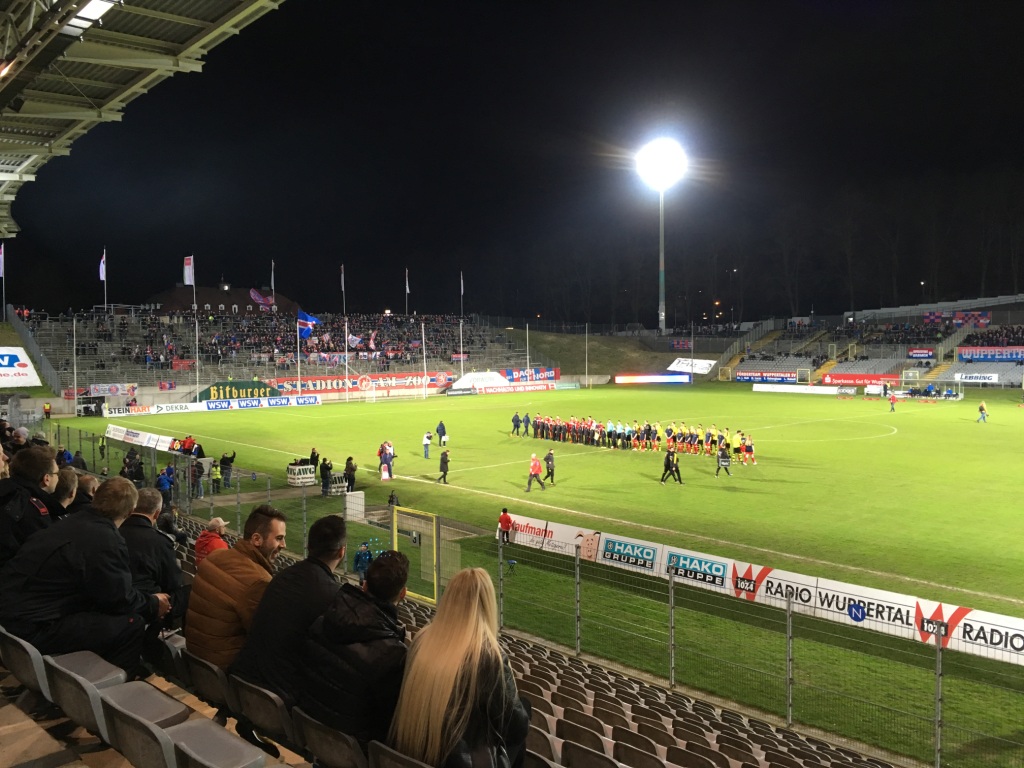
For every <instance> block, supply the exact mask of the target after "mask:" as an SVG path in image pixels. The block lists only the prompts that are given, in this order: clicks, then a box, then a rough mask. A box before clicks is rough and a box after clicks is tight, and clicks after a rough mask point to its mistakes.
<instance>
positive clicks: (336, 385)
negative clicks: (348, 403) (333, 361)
mask: <svg viewBox="0 0 1024 768" xmlns="http://www.w3.org/2000/svg"><path fill="white" fill-rule="evenodd" d="M426 376H427V389H428V390H436V389H440V388H442V387H447V386H448V385H450V384H451V383H452V382H453V381H455V378H454V376H453V374H452V373H451V372H450V371H427V374H426ZM297 381H298V380H297V379H296V378H295V377H294V376H292V377H278V378H276V379H271V380H270V381H268V382H267V383H268V384H270V385H271V386H276V387H277V388H278V389H279V390H280V391H281V393H282V394H286V395H287V394H293V393H298V391H299V388H298V383H297ZM371 389H387V390H398V389H419V390H422V389H423V374H422V373H419V374H400V375H399V374H388V373H370V374H362V375H355V374H352V375H350V376H348V377H347V378H346V377H345V376H344V375H341V376H303V377H302V391H303V392H304V393H309V392H319V393H327V392H345V391H349V392H366V391H368V390H371Z"/></svg>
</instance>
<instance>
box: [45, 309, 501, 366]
mask: <svg viewBox="0 0 1024 768" xmlns="http://www.w3.org/2000/svg"><path fill="white" fill-rule="evenodd" d="M32 317H33V318H34V319H32V320H30V323H31V325H30V329H31V330H32V331H33V333H38V330H39V328H40V327H41V322H42V320H43V319H45V318H42V317H41V316H40V313H36V314H35V315H32ZM61 317H63V315H62V316H61ZM76 317H77V323H78V329H77V338H78V341H77V345H76V353H77V354H78V355H79V356H82V357H94V358H95V357H99V356H101V355H102V356H103V359H102V360H98V361H95V363H94V367H96V368H106V367H107V365H110V364H115V363H117V362H118V361H125V362H130V363H133V364H136V365H145V366H146V367H147V368H156V369H170V368H172V367H173V368H185V367H188V365H189V364H190V363H191V361H192V360H194V359H195V351H196V339H195V336H196V329H195V324H194V319H193V316H192V314H191V313H182V312H172V313H159V314H157V313H152V312H147V313H136V314H134V315H132V316H126V315H121V316H114V315H109V316H108V315H104V314H102V313H84V314H83V313H80V314H78V315H76ZM65 319H66V318H65ZM318 320H319V323H317V325H315V326H314V328H313V330H312V333H311V334H310V336H309V338H307V339H304V340H300V341H299V342H298V343H299V344H301V350H302V354H303V363H304V364H311V365H317V364H325V363H326V364H329V365H330V364H332V363H333V364H337V363H339V362H342V363H343V360H339V358H337V357H336V356H337V355H339V354H343V353H344V352H345V350H346V340H347V341H348V352H349V354H351V355H354V356H355V357H356V358H357V359H363V360H375V361H378V364H379V367H380V368H381V369H382V370H386V369H387V368H388V367H390V364H391V363H392V362H396V363H397V362H405V363H409V362H415V361H418V360H419V359H420V358H421V357H422V355H423V347H424V343H425V345H426V353H427V355H428V356H429V357H433V358H440V359H443V360H446V361H451V360H453V359H456V358H455V356H456V355H457V354H459V352H460V350H463V351H466V352H469V351H470V350H472V349H473V348H477V349H479V348H480V347H481V346H483V345H486V344H487V343H488V342H489V341H491V339H490V338H489V334H488V332H487V331H486V330H485V329H482V328H480V327H479V326H477V325H475V324H473V323H472V322H469V321H468V320H465V319H464V320H463V324H462V338H461V341H460V326H459V320H460V318H459V317H458V316H457V315H395V314H390V313H385V314H356V315H349V316H348V318H347V321H348V329H347V330H348V333H347V336H346V318H345V317H344V316H343V315H329V314H325V315H320V316H319V317H318ZM295 323H296V321H295V318H294V317H292V316H287V315H282V314H277V313H271V312H259V313H245V314H238V315H236V314H225V313H222V312H200V313H199V319H198V326H199V327H198V331H199V346H198V350H199V355H200V358H201V359H202V360H203V362H205V363H207V364H211V363H212V364H216V363H220V362H238V363H239V364H251V363H258V364H269V363H274V364H276V365H277V366H278V367H280V368H283V369H291V368H292V367H293V366H294V364H295V352H296V343H297V341H296V332H295V331H296V325H295ZM72 333H73V331H72V329H71V328H67V330H66V334H67V342H68V344H69V346H70V344H71V342H72ZM101 342H105V343H106V348H107V349H109V358H108V357H107V352H106V351H105V350H104V348H103V347H101ZM325 356H326V357H325ZM350 359H351V358H350ZM69 365H70V360H69V359H64V360H62V361H61V364H60V366H59V367H60V368H61V369H64V368H66V367H67V366H69Z"/></svg>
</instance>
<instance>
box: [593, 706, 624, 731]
mask: <svg viewBox="0 0 1024 768" xmlns="http://www.w3.org/2000/svg"><path fill="white" fill-rule="evenodd" d="M594 717H596V718H597V719H598V720H600V721H601V722H602V723H604V724H605V725H608V726H615V725H617V726H620V727H622V728H629V720H628V719H627V718H626V716H625V715H623V714H621V713H620V712H613V711H611V710H610V709H605V708H604V707H602V706H600V705H598V704H595V705H594Z"/></svg>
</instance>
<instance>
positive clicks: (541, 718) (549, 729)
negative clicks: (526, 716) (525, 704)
mask: <svg viewBox="0 0 1024 768" xmlns="http://www.w3.org/2000/svg"><path fill="white" fill-rule="evenodd" d="M556 720H557V718H556V717H555V716H554V715H545V714H544V713H543V712H541V711H540V710H538V709H535V710H533V711H532V712H530V724H531V725H536V726H537V727H538V728H540V729H541V730H542V731H544V732H546V733H554V732H555V722H556Z"/></svg>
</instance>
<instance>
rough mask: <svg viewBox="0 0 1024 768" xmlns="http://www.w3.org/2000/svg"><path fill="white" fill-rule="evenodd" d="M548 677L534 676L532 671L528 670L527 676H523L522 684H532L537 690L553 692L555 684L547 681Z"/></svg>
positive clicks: (542, 674)
mask: <svg viewBox="0 0 1024 768" xmlns="http://www.w3.org/2000/svg"><path fill="white" fill-rule="evenodd" d="M548 677H549V675H547V674H545V673H543V672H542V673H541V674H540V675H536V674H534V671H533V669H532V668H531V669H530V672H529V674H526V675H523V682H525V683H533V684H534V685H536V686H537V687H538V688H540V689H541V690H544V691H553V690H554V689H555V682H554V681H553V680H549V679H548Z"/></svg>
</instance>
